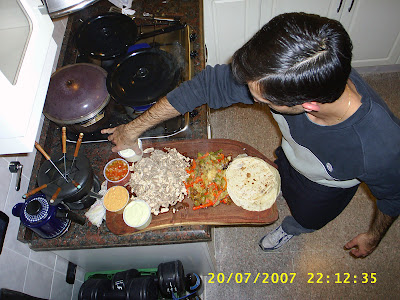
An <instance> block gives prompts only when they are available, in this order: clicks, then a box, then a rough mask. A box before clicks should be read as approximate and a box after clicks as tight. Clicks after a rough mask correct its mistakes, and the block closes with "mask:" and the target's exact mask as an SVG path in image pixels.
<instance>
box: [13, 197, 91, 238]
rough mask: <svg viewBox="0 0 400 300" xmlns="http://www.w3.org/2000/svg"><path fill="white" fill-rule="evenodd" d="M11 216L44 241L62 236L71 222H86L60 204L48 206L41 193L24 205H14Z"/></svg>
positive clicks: (27, 200)
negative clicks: (18, 219)
mask: <svg viewBox="0 0 400 300" xmlns="http://www.w3.org/2000/svg"><path fill="white" fill-rule="evenodd" d="M12 214H13V215H14V216H16V217H19V218H20V220H21V223H22V224H23V225H24V226H25V227H27V228H29V229H31V230H32V231H34V232H36V233H37V234H38V235H39V236H40V237H41V238H44V239H52V238H56V237H59V236H61V235H63V234H64V233H65V232H67V231H68V228H69V226H70V224H71V221H73V222H76V223H78V224H80V225H84V224H85V222H86V219H85V218H84V217H82V216H80V215H78V214H76V213H73V212H72V211H70V210H69V209H68V207H67V206H66V205H64V204H62V203H60V204H57V205H54V206H53V205H50V204H49V202H48V201H47V199H46V195H45V194H43V193H37V194H34V195H32V196H31V197H29V198H27V199H26V201H25V202H24V203H18V204H16V205H15V206H14V207H13V209H12Z"/></svg>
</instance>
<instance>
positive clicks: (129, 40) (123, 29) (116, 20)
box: [75, 13, 138, 59]
mask: <svg viewBox="0 0 400 300" xmlns="http://www.w3.org/2000/svg"><path fill="white" fill-rule="evenodd" d="M137 34H138V29H137V26H136V23H135V21H134V20H132V19H131V18H130V17H128V16H126V15H123V14H118V13H106V14H103V15H100V16H96V17H94V18H92V19H90V20H88V21H86V22H84V23H83V24H82V25H81V26H80V27H79V28H78V30H77V34H76V36H75V41H76V47H77V48H78V51H79V53H81V54H84V55H89V56H91V57H94V58H97V59H113V58H116V57H118V56H120V55H123V54H126V52H127V50H128V47H129V46H131V45H133V44H135V42H136V40H137Z"/></svg>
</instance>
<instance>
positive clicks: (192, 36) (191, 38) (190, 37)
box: [189, 32, 197, 42]
mask: <svg viewBox="0 0 400 300" xmlns="http://www.w3.org/2000/svg"><path fill="white" fill-rule="evenodd" d="M196 39H197V34H196V33H194V32H193V33H191V34H190V35H189V40H190V41H191V42H194V41H195V40H196Z"/></svg>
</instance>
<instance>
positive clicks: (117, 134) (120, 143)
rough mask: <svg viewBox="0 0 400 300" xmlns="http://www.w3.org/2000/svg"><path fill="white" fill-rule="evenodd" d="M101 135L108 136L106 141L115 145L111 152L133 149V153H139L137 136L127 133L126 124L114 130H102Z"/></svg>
mask: <svg viewBox="0 0 400 300" xmlns="http://www.w3.org/2000/svg"><path fill="white" fill-rule="evenodd" d="M101 133H102V134H107V133H108V134H110V135H109V136H108V140H109V141H110V142H112V143H113V144H114V145H115V147H113V148H112V149H111V151H112V152H118V151H121V150H124V149H133V150H134V151H135V152H137V153H138V152H139V146H138V144H137V136H135V135H132V133H129V130H128V126H127V125H126V124H125V125H120V126H118V127H114V128H107V129H103V130H102V131H101Z"/></svg>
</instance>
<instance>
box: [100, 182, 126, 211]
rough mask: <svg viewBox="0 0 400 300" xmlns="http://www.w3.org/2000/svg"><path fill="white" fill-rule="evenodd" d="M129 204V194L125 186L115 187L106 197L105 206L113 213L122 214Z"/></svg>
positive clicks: (110, 189) (108, 191)
mask: <svg viewBox="0 0 400 300" xmlns="http://www.w3.org/2000/svg"><path fill="white" fill-rule="evenodd" d="M128 202H129V192H128V190H127V189H126V188H125V187H123V186H119V185H117V186H113V187H111V188H109V189H108V190H107V192H106V194H105V195H104V199H103V206H104V207H105V209H107V210H108V211H111V212H115V213H118V214H122V213H123V212H124V208H125V207H126V205H127V204H128Z"/></svg>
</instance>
